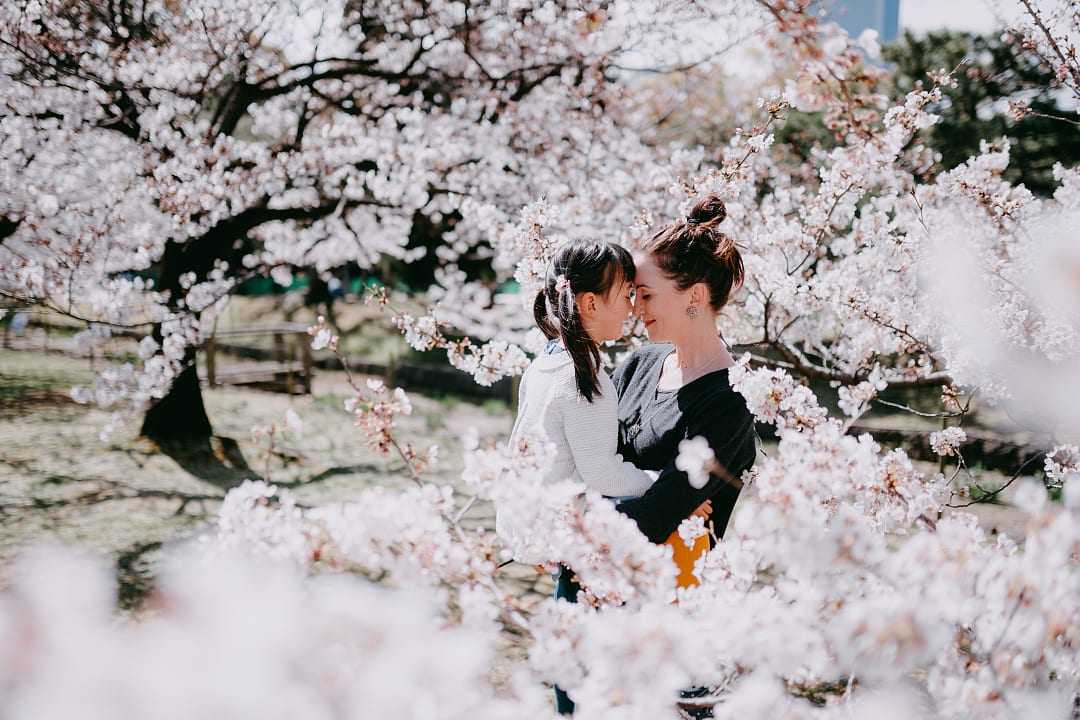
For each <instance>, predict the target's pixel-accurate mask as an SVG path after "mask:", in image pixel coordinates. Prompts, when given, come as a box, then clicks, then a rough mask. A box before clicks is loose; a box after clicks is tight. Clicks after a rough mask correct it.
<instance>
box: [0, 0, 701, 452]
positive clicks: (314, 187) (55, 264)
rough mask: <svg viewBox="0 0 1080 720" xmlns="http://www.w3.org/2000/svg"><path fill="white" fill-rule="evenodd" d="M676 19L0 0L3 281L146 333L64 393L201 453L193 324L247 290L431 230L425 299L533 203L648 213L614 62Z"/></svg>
mask: <svg viewBox="0 0 1080 720" xmlns="http://www.w3.org/2000/svg"><path fill="white" fill-rule="evenodd" d="M647 5H648V6H647ZM654 10H655V11H656V12H655V13H654V12H653V11H654ZM657 13H659V14H657ZM699 15H700V11H698V10H696V9H694V8H692V7H691V8H681V9H680V8H671V9H662V8H656V7H653V6H652V4H651V3H649V4H645V3H635V4H630V3H615V2H607V1H604V0H601V1H598V2H595V3H593V2H590V3H584V4H582V3H576V2H575V3H564V2H545V3H531V2H505V3H479V4H476V3H470V2H437V3H430V2H405V3H402V2H380V3H370V2H363V3H361V2H346V1H345V0H337V1H334V2H322V1H321V0H320V1H319V2H314V1H307V0H304V1H302V2H289V1H286V0H245V1H244V2H239V3H228V4H226V5H221V4H220V3H211V2H184V3H177V2H171V1H169V0H123V1H122V2H118V3H104V2H99V1H97V0H83V1H81V2H76V3H70V2H61V1H60V0H56V1H55V2H51V1H50V2H38V1H37V0H18V1H17V2H14V3H6V4H5V6H4V9H3V10H2V11H0V67H2V72H0V83H2V84H3V88H4V98H5V103H4V106H3V110H2V111H0V113H2V114H0V123H2V126H0V127H2V128H3V130H2V132H3V135H2V136H0V137H2V141H3V144H2V148H3V150H2V155H0V158H2V159H0V167H2V178H3V180H2V182H3V193H2V195H3V197H4V200H3V205H2V206H0V257H2V259H0V263H2V264H0V268H2V269H3V277H4V292H5V294H6V295H8V296H11V297H15V298H17V299H20V300H23V301H28V302H38V303H42V304H45V305H48V306H49V307H52V308H54V309H57V310H59V311H61V312H64V313H67V314H69V315H71V316H73V317H77V318H81V319H85V320H87V321H88V322H92V323H96V324H97V325H98V326H99V327H101V328H105V329H108V328H116V327H131V326H149V327H151V328H152V330H153V332H152V334H151V336H150V339H149V340H147V341H145V342H144V343H143V345H142V346H141V347H140V351H141V355H142V356H143V362H142V363H141V364H140V365H138V366H123V367H117V368H112V369H110V370H108V371H107V372H105V373H104V374H103V375H102V377H101V378H100V381H99V382H98V383H97V385H96V387H95V388H93V389H91V390H88V391H86V392H84V393H83V394H82V395H81V396H80V397H81V398H85V399H91V398H93V399H94V400H96V401H98V402H99V403H101V404H103V405H105V406H121V405H127V406H128V407H130V408H142V407H145V406H149V410H148V411H147V413H146V415H145V418H144V420H143V425H142V430H143V433H144V434H146V435H148V436H150V437H153V438H157V439H168V438H170V437H176V436H178V435H188V436H192V437H195V438H205V437H207V436H208V435H209V434H210V432H211V427H210V423H209V419H208V418H207V416H206V412H205V409H204V407H203V403H202V398H201V394H200V392H199V387H198V380H197V375H196V367H195V358H196V353H197V350H198V346H199V343H200V336H199V333H200V320H202V319H203V318H204V317H206V318H209V317H210V316H212V314H213V313H214V311H215V309H217V308H220V307H221V305H220V303H222V302H223V301H224V298H226V297H227V296H228V294H229V293H230V292H231V291H232V290H233V289H235V288H236V287H237V285H238V284H239V283H240V282H241V281H242V280H244V279H245V278H247V277H250V276H251V275H253V274H256V273H271V274H273V276H274V277H275V279H278V280H279V281H281V282H285V283H287V282H288V278H289V276H290V269H291V268H294V267H298V268H313V269H314V270H315V271H316V272H323V271H326V270H327V269H329V268H333V267H336V266H338V265H342V264H345V263H356V264H359V265H360V266H361V267H364V266H370V265H371V264H372V263H374V262H375V261H376V260H378V259H379V258H382V257H391V258H398V259H401V260H404V261H409V260H410V259H415V258H417V257H418V255H420V254H422V253H423V252H424V250H425V249H424V248H423V247H422V245H423V243H419V244H410V233H411V232H413V230H414V228H421V229H426V230H425V231H426V232H428V233H433V234H435V235H436V236H437V237H439V238H441V240H440V242H439V244H438V250H437V252H438V255H439V260H440V262H441V264H442V265H443V266H444V267H443V269H442V270H441V277H445V278H447V283H448V284H449V282H450V281H452V280H453V279H454V278H456V277H457V275H458V271H457V270H456V263H457V261H458V259H459V258H462V257H465V256H468V257H478V258H481V259H483V258H484V257H486V256H490V253H491V249H490V243H491V240H490V237H489V231H490V229H491V227H492V225H493V224H495V223H497V222H499V221H505V219H506V218H507V217H510V216H514V215H516V213H517V211H518V209H519V208H520V207H521V206H522V205H523V204H525V203H526V202H528V201H529V200H531V199H532V198H534V197H536V196H538V195H541V194H544V193H551V194H552V195H558V196H559V197H564V196H565V197H573V196H580V197H581V198H583V199H582V200H581V210H582V215H581V217H580V218H579V222H581V223H582V224H588V223H592V224H595V226H596V227H597V228H601V227H603V219H602V218H600V217H596V218H593V217H587V216H586V215H585V214H584V209H585V208H588V209H589V211H590V212H592V211H594V210H601V211H603V210H604V209H605V208H606V210H607V213H608V215H610V216H612V217H614V216H618V215H619V214H620V211H624V212H626V213H629V210H628V208H629V207H631V200H630V198H634V200H633V206H634V207H637V206H638V205H639V204H641V203H646V204H647V203H648V202H649V200H650V197H649V193H650V192H652V194H654V195H655V194H656V191H655V189H654V188H650V187H649V183H650V180H651V179H653V176H647V177H644V178H640V177H637V173H638V172H639V170H640V169H641V168H648V167H652V166H655V165H658V164H659V162H660V160H659V158H658V156H657V154H656V153H655V151H654V149H652V148H649V147H648V146H646V145H644V144H642V143H641V142H640V141H639V140H638V137H637V135H636V133H634V132H633V131H632V127H630V126H629V125H628V124H627V123H625V122H621V121H620V118H619V113H618V111H617V108H618V105H619V103H620V98H621V96H622V95H623V94H624V90H623V88H622V87H621V86H620V85H618V84H617V83H616V82H615V76H616V74H617V73H618V70H617V65H618V62H619V60H620V59H621V58H623V57H625V56H626V54H627V53H628V52H630V51H633V50H638V49H639V48H640V47H641V46H643V45H644V44H646V43H649V44H656V43H657V42H660V41H661V38H662V37H664V36H665V33H667V32H668V31H670V29H671V28H672V27H676V26H677V25H678V23H680V22H683V23H685V22H688V21H690V20H692V19H693V18H695V17H698V16H699ZM669 23H670V25H669ZM699 54H700V53H699ZM616 172H617V174H616ZM660 195H661V197H662V196H663V194H662V193H660ZM98 334H99V336H100V335H103V334H104V333H103V332H101V331H99V333H98ZM88 339H92V338H88Z"/></svg>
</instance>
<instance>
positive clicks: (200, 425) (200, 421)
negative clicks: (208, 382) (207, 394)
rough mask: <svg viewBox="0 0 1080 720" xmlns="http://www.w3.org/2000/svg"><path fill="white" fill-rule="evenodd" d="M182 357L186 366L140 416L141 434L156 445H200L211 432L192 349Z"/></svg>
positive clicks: (207, 438)
mask: <svg viewBox="0 0 1080 720" xmlns="http://www.w3.org/2000/svg"><path fill="white" fill-rule="evenodd" d="M184 359H185V362H186V363H187V366H186V367H185V368H184V369H183V370H182V371H181V373H180V375H179V376H177V378H176V380H174V381H173V384H172V387H171V388H169V392H168V394H166V395H165V397H163V398H161V399H160V400H158V401H157V402H155V403H154V404H153V405H152V406H151V407H150V409H149V410H147V411H146V415H145V416H144V417H143V423H142V430H141V431H140V432H141V434H142V435H143V436H145V437H147V438H149V439H151V440H153V441H154V442H156V443H157V444H158V445H202V444H206V443H208V442H209V440H210V437H211V436H212V435H213V434H214V431H213V428H212V427H211V426H210V418H209V417H208V416H207V414H206V406H205V405H203V397H202V388H201V387H200V386H199V374H198V371H197V370H196V365H195V351H194V350H193V349H190V350H189V351H188V357H185V358H184Z"/></svg>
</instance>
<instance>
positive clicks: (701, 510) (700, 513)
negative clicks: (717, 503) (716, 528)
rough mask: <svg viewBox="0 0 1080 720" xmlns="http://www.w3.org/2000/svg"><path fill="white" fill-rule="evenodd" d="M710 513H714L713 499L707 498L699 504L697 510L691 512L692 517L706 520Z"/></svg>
mask: <svg viewBox="0 0 1080 720" xmlns="http://www.w3.org/2000/svg"><path fill="white" fill-rule="evenodd" d="M710 515H712V500H706V501H705V502H703V503H701V504H700V505H698V506H697V510H694V512H692V513H690V517H699V518H703V519H705V520H708V519H709V516H710Z"/></svg>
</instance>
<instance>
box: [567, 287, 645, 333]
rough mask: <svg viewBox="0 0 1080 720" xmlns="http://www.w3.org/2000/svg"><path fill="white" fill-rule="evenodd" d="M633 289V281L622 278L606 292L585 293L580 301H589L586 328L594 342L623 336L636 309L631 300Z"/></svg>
mask: <svg viewBox="0 0 1080 720" xmlns="http://www.w3.org/2000/svg"><path fill="white" fill-rule="evenodd" d="M633 289H634V286H633V285H632V284H631V283H629V282H627V281H626V279H625V278H620V279H619V281H618V282H616V283H615V284H614V285H612V286H611V289H610V290H608V292H607V293H606V294H594V293H583V296H584V297H582V298H581V300H580V301H583V302H585V303H588V310H589V311H588V312H587V313H586V315H585V318H584V320H585V325H586V327H585V329H586V331H587V332H588V333H589V336H590V337H591V338H592V339H593V342H595V343H596V344H598V345H599V344H600V343H602V342H607V341H608V340H618V339H619V338H621V337H622V336H623V326H624V324H625V323H626V319H627V318H628V317H629V316H630V313H631V312H633V309H634V307H633V305H632V304H631V302H630V293H631V291H632V290H633Z"/></svg>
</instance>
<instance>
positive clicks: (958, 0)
mask: <svg viewBox="0 0 1080 720" xmlns="http://www.w3.org/2000/svg"><path fill="white" fill-rule="evenodd" d="M1019 12H1020V3H1019V2H1018V1H1017V0H1001V2H990V1H989V0H900V31H901V32H903V31H904V30H905V29H906V30H911V31H912V32H914V33H925V32H927V31H930V30H942V29H947V30H965V31H970V32H978V33H984V32H989V31H990V30H994V29H997V28H1000V27H1001V26H1002V24H1001V23H1000V22H999V21H998V20H997V19H996V18H995V15H996V14H999V13H1000V14H1001V15H1003V16H1004V17H1005V18H1006V19H1010V20H1011V19H1014V18H1015V17H1016V16H1017V15H1018V14H1019Z"/></svg>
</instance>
